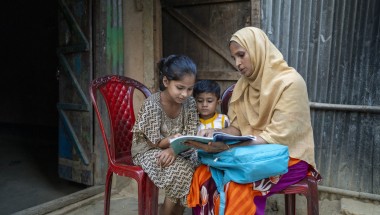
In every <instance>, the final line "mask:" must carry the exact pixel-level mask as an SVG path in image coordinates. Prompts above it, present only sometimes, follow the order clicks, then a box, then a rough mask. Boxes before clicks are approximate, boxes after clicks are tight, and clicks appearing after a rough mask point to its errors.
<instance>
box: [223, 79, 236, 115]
mask: <svg viewBox="0 0 380 215" xmlns="http://www.w3.org/2000/svg"><path fill="white" fill-rule="evenodd" d="M234 87H235V84H233V85H231V86H229V87H228V88H227V89H226V90H225V91H224V92H223V94H222V104H221V105H220V111H221V112H222V114H227V113H228V104H229V102H230V98H231V95H232V92H233V91H234Z"/></svg>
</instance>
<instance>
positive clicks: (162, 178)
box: [133, 149, 196, 206]
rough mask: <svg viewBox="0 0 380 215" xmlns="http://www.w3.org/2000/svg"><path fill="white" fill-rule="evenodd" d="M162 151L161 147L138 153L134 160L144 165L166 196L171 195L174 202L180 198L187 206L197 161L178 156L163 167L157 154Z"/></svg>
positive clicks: (136, 163) (145, 170) (149, 175)
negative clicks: (170, 163) (171, 162)
mask: <svg viewBox="0 0 380 215" xmlns="http://www.w3.org/2000/svg"><path fill="white" fill-rule="evenodd" d="M160 151H161V149H151V150H149V151H147V152H145V153H143V154H138V156H136V157H135V158H134V160H133V161H134V163H135V165H139V166H141V167H142V169H143V170H144V172H146V173H147V174H148V177H149V178H150V179H151V180H152V181H153V183H154V184H155V185H156V186H157V187H158V188H160V189H164V190H165V196H166V197H169V198H170V199H171V200H172V201H173V202H177V201H178V199H180V200H181V203H182V204H183V205H184V206H186V195H187V194H188V192H189V189H190V185H191V179H192V177H193V172H194V169H195V167H196V166H195V162H191V161H190V160H187V159H185V158H183V157H182V156H177V158H176V160H175V162H174V163H173V164H172V165H170V166H168V167H165V168H162V167H161V166H159V165H158V159H157V154H158V153H160Z"/></svg>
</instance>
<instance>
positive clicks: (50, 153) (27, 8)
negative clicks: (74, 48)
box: [0, 0, 86, 214]
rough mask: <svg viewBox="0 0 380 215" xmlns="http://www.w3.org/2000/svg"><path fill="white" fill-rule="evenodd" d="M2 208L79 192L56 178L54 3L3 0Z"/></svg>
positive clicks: (21, 206)
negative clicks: (4, 0)
mask: <svg viewBox="0 0 380 215" xmlns="http://www.w3.org/2000/svg"><path fill="white" fill-rule="evenodd" d="M2 8H3V9H4V10H3V12H2V13H1V15H0V16H1V19H0V26H1V31H2V32H1V34H0V38H1V41H2V48H1V51H0V53H1V57H0V59H1V65H2V76H1V81H2V84H1V86H0V98H1V99H2V101H1V105H0V172H1V174H0V184H1V186H0V211H2V213H4V214H10V213H13V212H16V211H20V210H23V209H26V208H29V207H33V206H36V205H39V204H41V203H44V202H47V201H51V200H53V199H56V198H59V197H62V196H65V195H68V194H70V193H73V192H76V191H79V190H82V189H84V188H86V186H84V185H81V184H76V183H73V182H69V181H65V180H63V179H60V178H59V177H58V114H57V108H56V103H57V101H58V81H57V79H56V71H57V66H58V60H57V54H56V49H57V42H58V22H57V13H58V2H57V1H20V0H16V1H6V2H4V3H3V4H2Z"/></svg>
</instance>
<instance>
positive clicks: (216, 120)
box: [198, 113, 230, 131]
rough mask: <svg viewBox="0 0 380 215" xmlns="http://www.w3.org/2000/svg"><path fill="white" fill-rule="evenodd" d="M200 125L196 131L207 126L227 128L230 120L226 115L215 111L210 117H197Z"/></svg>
mask: <svg viewBox="0 0 380 215" xmlns="http://www.w3.org/2000/svg"><path fill="white" fill-rule="evenodd" d="M199 121H200V125H199V126H198V131H199V130H201V129H207V128H227V127H228V125H229V124H230V120H229V119H228V116H227V115H224V114H218V113H215V115H214V116H213V117H212V118H210V119H202V118H200V119H199Z"/></svg>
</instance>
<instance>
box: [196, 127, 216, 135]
mask: <svg viewBox="0 0 380 215" xmlns="http://www.w3.org/2000/svg"><path fill="white" fill-rule="evenodd" d="M214 132H215V129H213V128H208V129H202V130H200V131H198V134H197V135H198V136H202V137H212V135H213V134H214Z"/></svg>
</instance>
